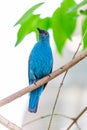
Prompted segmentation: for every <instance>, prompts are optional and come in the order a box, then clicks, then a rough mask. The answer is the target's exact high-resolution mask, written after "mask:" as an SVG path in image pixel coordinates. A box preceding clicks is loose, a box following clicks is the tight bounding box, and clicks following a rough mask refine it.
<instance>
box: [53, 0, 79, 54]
mask: <svg viewBox="0 0 87 130" xmlns="http://www.w3.org/2000/svg"><path fill="white" fill-rule="evenodd" d="M74 5H76V3H75V2H74V0H64V1H63V2H62V4H61V7H60V8H58V9H57V10H56V11H55V12H54V14H53V16H52V29H53V36H54V41H55V43H56V46H57V49H58V51H59V52H60V53H61V52H62V49H63V47H64V45H65V41H66V40H67V38H69V39H71V36H72V33H73V31H74V29H75V27H76V18H75V16H76V15H77V11H73V12H70V13H66V12H67V10H68V9H69V8H70V7H72V6H74Z"/></svg>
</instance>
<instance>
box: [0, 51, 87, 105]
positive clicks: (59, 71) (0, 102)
mask: <svg viewBox="0 0 87 130" xmlns="http://www.w3.org/2000/svg"><path fill="white" fill-rule="evenodd" d="M86 56H87V50H86V51H84V52H82V53H81V54H80V55H79V56H77V57H75V58H74V59H72V60H71V61H70V62H68V63H67V64H65V65H64V66H62V67H60V68H59V69H57V70H56V71H54V72H52V73H51V74H50V76H46V77H44V78H42V79H41V80H39V81H37V82H36V85H35V84H32V85H30V86H28V87H26V88H24V89H22V90H20V91H18V92H16V93H14V94H12V95H10V96H8V97H6V98H4V99H2V100H0V107H1V106H3V105H6V104H7V103H10V102H11V101H13V100H15V99H17V98H19V97H21V96H23V95H24V94H26V93H29V92H31V91H32V90H34V89H36V88H38V87H40V86H41V85H42V84H45V83H47V82H49V81H50V80H52V79H54V78H55V77H57V76H59V75H60V74H62V73H63V72H65V71H66V70H68V69H70V68H71V67H73V66H74V65H75V64H77V63H78V62H80V61H81V60H82V59H84V58H85V57H86Z"/></svg>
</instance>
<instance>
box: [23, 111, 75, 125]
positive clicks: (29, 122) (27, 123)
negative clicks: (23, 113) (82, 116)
mask: <svg viewBox="0 0 87 130" xmlns="http://www.w3.org/2000/svg"><path fill="white" fill-rule="evenodd" d="M49 116H51V115H50V114H48V115H44V116H41V117H38V118H36V119H33V120H31V121H28V122H26V123H25V124H23V125H22V126H23V127H24V126H26V125H29V124H31V123H34V122H35V121H38V120H41V119H44V118H47V117H49ZM54 116H60V117H64V118H67V119H69V120H73V118H72V117H69V116H67V115H64V114H56V113H55V114H54Z"/></svg>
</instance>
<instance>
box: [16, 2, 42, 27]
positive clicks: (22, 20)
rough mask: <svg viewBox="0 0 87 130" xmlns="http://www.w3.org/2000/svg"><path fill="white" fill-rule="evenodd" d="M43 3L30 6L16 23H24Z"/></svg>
mask: <svg viewBox="0 0 87 130" xmlns="http://www.w3.org/2000/svg"><path fill="white" fill-rule="evenodd" d="M42 4H44V2H43V3H39V4H36V5H34V6H33V7H32V8H30V9H29V10H28V11H27V12H26V13H25V14H24V15H23V16H22V17H21V18H20V19H19V20H18V21H17V22H16V24H15V25H17V24H23V23H24V22H25V21H27V20H28V19H29V18H30V17H31V16H32V13H33V12H34V11H35V10H36V9H37V8H38V7H39V6H41V5H42Z"/></svg>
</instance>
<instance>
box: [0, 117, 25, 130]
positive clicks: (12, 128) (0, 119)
mask: <svg viewBox="0 0 87 130" xmlns="http://www.w3.org/2000/svg"><path fill="white" fill-rule="evenodd" d="M0 123H1V124H2V125H4V126H6V127H7V128H8V129H10V130H23V129H22V128H20V127H18V126H17V125H15V124H14V123H12V122H10V121H9V120H7V119H5V118H4V117H3V116H1V115H0Z"/></svg>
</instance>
